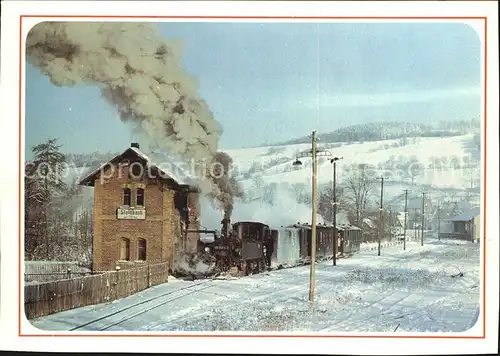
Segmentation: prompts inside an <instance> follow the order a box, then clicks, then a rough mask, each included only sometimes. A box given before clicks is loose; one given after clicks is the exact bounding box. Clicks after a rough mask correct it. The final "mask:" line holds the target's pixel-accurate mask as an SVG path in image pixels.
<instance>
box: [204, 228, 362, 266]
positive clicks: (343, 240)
mask: <svg viewBox="0 0 500 356" xmlns="http://www.w3.org/2000/svg"><path fill="white" fill-rule="evenodd" d="M228 224H229V222H228V221H226V223H225V225H223V231H224V233H223V234H222V236H221V237H220V238H218V239H216V240H215V241H214V242H213V243H211V244H210V250H211V251H213V254H214V256H215V258H216V260H217V265H218V266H219V267H220V269H221V270H228V269H229V268H230V267H237V268H238V269H239V270H240V271H242V272H243V273H244V274H245V275H247V274H250V273H259V272H263V271H264V270H265V269H266V267H270V268H279V267H280V266H281V267H293V266H297V265H301V264H304V263H310V261H311V247H312V228H311V225H309V224H300V223H298V224H294V225H289V226H282V227H280V228H277V229H270V227H269V226H268V225H266V224H265V223H262V222H252V221H242V222H237V223H234V224H233V225H232V230H231V232H229V231H227V226H228ZM226 231H227V232H226ZM333 234H334V231H333V227H332V226H331V225H326V224H319V225H317V227H316V236H315V238H316V260H317V261H320V260H324V259H328V258H331V257H332V255H333V245H334V235H333ZM337 234H338V238H337V253H338V256H339V257H342V256H345V255H350V254H352V253H355V252H358V251H359V249H360V243H361V229H360V228H358V227H356V226H353V225H349V224H347V225H340V226H337Z"/></svg>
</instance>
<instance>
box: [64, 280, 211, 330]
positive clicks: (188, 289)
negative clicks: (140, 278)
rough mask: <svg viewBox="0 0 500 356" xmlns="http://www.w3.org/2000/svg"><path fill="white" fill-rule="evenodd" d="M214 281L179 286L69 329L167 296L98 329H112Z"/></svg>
mask: <svg viewBox="0 0 500 356" xmlns="http://www.w3.org/2000/svg"><path fill="white" fill-rule="evenodd" d="M212 282H215V281H214V280H212V279H210V280H206V281H203V282H201V283H196V284H193V285H190V286H187V287H183V288H179V289H176V290H173V291H169V292H167V293H163V294H161V295H158V296H155V297H152V298H149V299H146V300H143V301H141V302H139V303H135V304H132V305H129V306H128V307H125V308H122V309H119V310H117V311H115V312H113V313H109V314H106V315H103V316H101V317H99V318H97V319H94V320H91V321H89V322H87V323H85V324H82V325H78V326H76V327H74V328H71V329H69V331H76V330H79V329H82V328H84V327H87V326H89V325H92V324H96V323H98V322H100V321H103V320H106V319H109V318H111V317H113V316H116V315H119V314H122V313H125V312H126V311H129V310H131V309H134V308H137V307H139V306H142V305H144V304H148V303H151V302H153V301H155V300H158V299H160V300H161V299H162V298H165V297H167V299H166V300H161V301H159V302H158V303H157V304H154V305H152V306H146V308H144V309H139V310H138V311H137V312H136V313H133V314H129V313H127V314H123V315H124V317H123V318H121V319H119V320H118V321H115V322H111V324H108V325H106V326H103V327H101V328H99V329H97V330H96V331H105V330H108V329H110V328H112V327H114V326H116V325H119V324H121V323H123V322H125V321H128V320H131V319H133V318H135V317H137V316H139V315H142V314H144V313H147V312H149V311H151V310H153V309H156V308H159V307H161V306H163V305H165V304H168V303H170V302H173V301H174V300H177V299H180V298H183V297H186V296H188V295H190V294H193V293H196V292H200V291H202V290H205V289H208V288H211V287H212V286H213V285H212ZM205 284H210V285H208V286H202V285H205ZM198 286H201V287H200V288H196V289H194V290H191V289H192V288H195V287H198ZM183 291H186V292H183ZM181 292H182V293H181ZM179 293H180V294H179ZM169 296H170V297H169Z"/></svg>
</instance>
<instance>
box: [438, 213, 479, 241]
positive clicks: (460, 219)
mask: <svg viewBox="0 0 500 356" xmlns="http://www.w3.org/2000/svg"><path fill="white" fill-rule="evenodd" d="M479 216H480V209H479V207H475V208H471V209H468V210H466V211H465V212H463V213H462V214H459V215H456V216H454V217H452V218H451V219H449V220H448V223H449V224H451V231H446V232H440V233H439V237H440V238H451V239H459V240H468V241H474V240H478V239H479V232H478V230H479V229H480V225H479Z"/></svg>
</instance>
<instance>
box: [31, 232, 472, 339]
mask: <svg viewBox="0 0 500 356" xmlns="http://www.w3.org/2000/svg"><path fill="white" fill-rule="evenodd" d="M479 246H480V245H479V244H474V243H464V242H455V241H437V240H434V239H430V238H427V239H426V241H425V244H424V246H423V247H421V246H420V244H419V243H418V242H408V243H407V250H406V251H403V250H402V245H393V246H388V247H386V248H384V249H383V250H382V255H381V256H377V251H370V250H366V249H363V250H362V251H361V252H360V253H358V254H356V255H354V256H353V257H351V258H348V259H341V260H338V265H337V266H336V267H333V266H332V265H331V262H323V263H320V264H318V266H317V273H316V280H317V285H316V294H315V295H316V299H315V303H314V305H313V306H310V305H309V303H308V300H307V297H308V285H309V284H308V283H309V266H302V267H296V268H289V269H283V270H279V271H272V272H268V273H264V274H260V275H254V276H249V277H242V278H234V279H227V280H217V279H216V280H198V281H194V282H188V281H180V280H172V281H170V282H169V283H166V284H163V285H160V286H156V287H153V288H150V289H148V290H145V291H143V292H141V293H138V294H136V295H133V296H130V297H127V298H124V299H122V300H119V301H114V302H112V303H109V304H101V305H96V306H88V307H83V308H78V309H74V310H70V311H65V312H61V313H58V314H54V315H49V316H47V317H43V318H39V319H36V320H32V321H31V322H32V324H33V325H34V326H35V327H37V328H39V329H42V330H71V329H74V328H77V327H79V328H78V329H77V331H84V330H93V331H97V330H105V331H118V330H121V331H123V330H128V331H167V330H168V331H188V332H189V331H191V332H194V331H301V332H307V331H321V332H387V331H388V332H394V331H395V332H405V331H407V332H420V331H422V332H423V331H428V332H438V331H448V332H461V331H466V330H467V329H469V328H470V327H472V326H473V325H474V323H475V321H476V319H477V315H478V314H477V313H478V308H479V296H480V294H479V281H480V264H479ZM460 271H461V272H463V277H460V276H456V277H452V276H455V275H457V274H459V273H460ZM139 303H140V304H139ZM120 311H121V312H120Z"/></svg>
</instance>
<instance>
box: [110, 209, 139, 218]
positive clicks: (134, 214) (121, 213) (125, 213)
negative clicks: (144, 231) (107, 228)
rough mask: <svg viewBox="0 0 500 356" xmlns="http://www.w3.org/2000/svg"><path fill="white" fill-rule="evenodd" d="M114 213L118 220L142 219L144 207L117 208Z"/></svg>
mask: <svg viewBox="0 0 500 356" xmlns="http://www.w3.org/2000/svg"><path fill="white" fill-rule="evenodd" d="M116 215H117V217H118V219H119V220H144V219H146V209H134V208H118V210H117V212H116Z"/></svg>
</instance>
